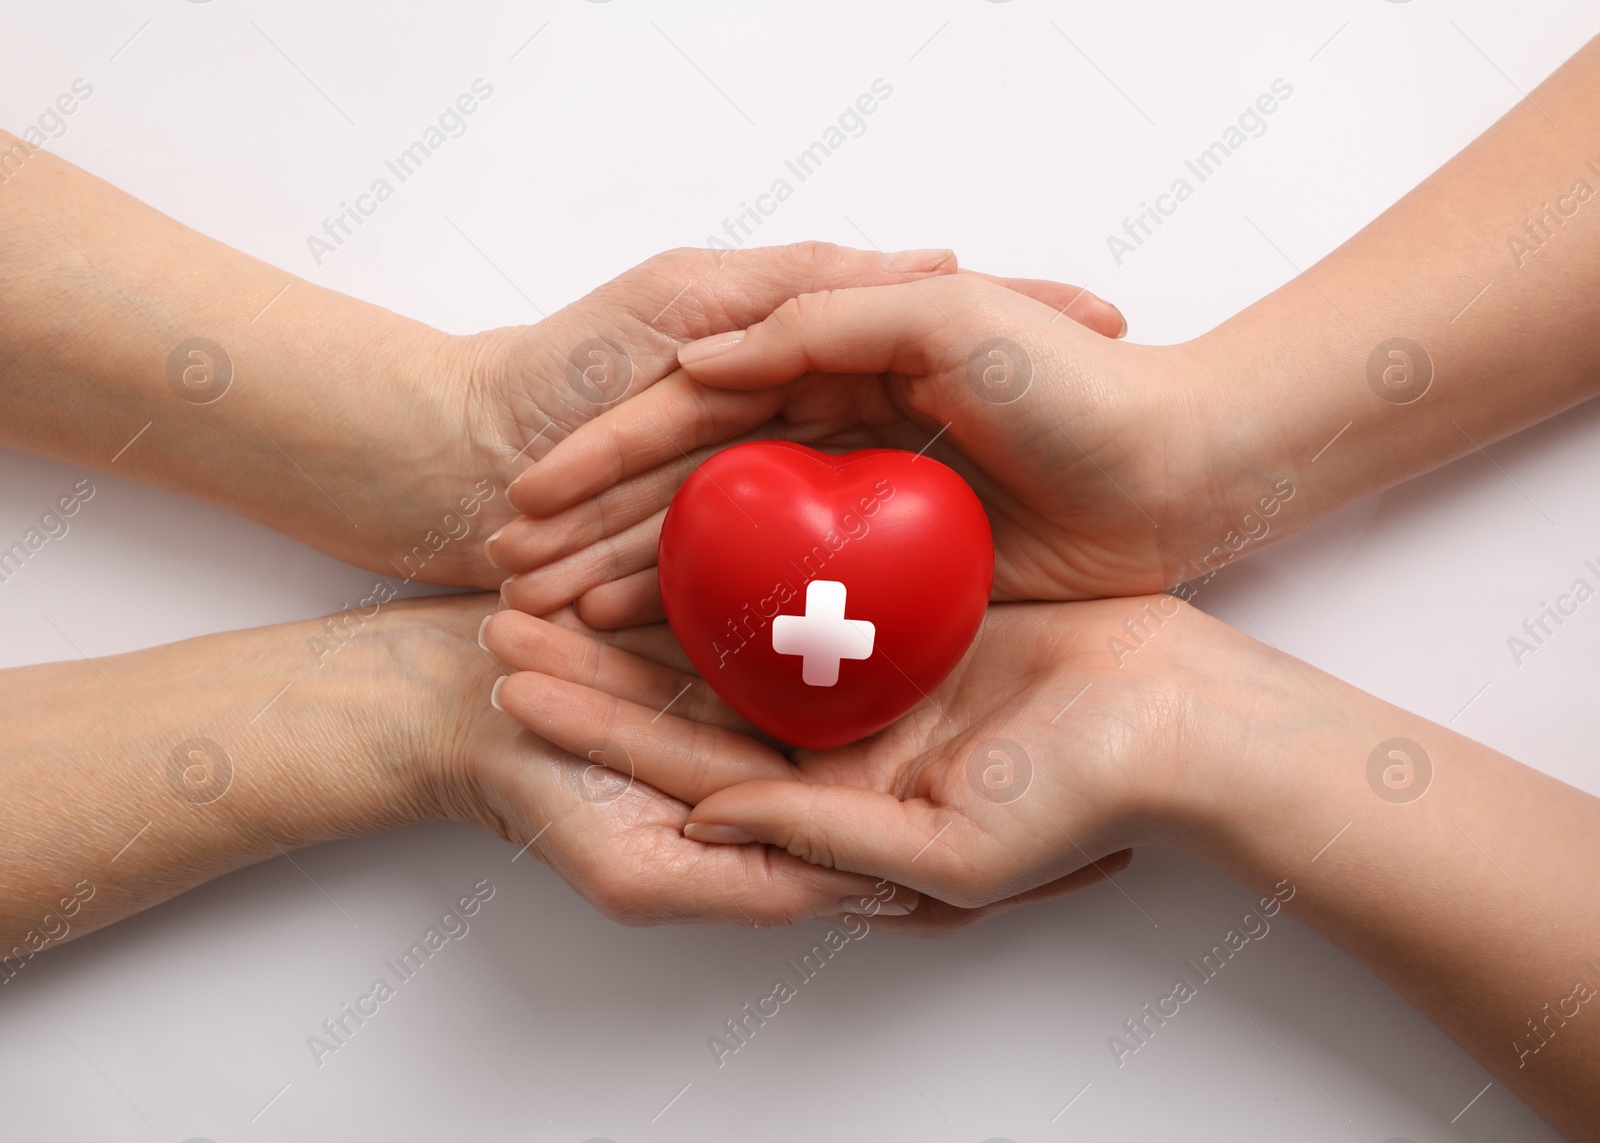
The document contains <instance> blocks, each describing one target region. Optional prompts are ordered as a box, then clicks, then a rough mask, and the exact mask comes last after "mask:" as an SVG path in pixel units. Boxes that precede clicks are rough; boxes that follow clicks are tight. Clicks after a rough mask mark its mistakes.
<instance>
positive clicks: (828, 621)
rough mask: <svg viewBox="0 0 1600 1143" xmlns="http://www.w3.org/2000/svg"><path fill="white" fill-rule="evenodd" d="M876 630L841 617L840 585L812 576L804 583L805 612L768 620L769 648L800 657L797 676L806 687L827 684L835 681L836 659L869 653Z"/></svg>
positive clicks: (837, 664) (830, 684) (867, 655)
mask: <svg viewBox="0 0 1600 1143" xmlns="http://www.w3.org/2000/svg"><path fill="white" fill-rule="evenodd" d="M877 630H878V629H877V628H876V627H875V626H873V625H872V624H871V623H868V622H867V621H866V620H864V619H846V618H845V617H844V584H842V583H840V582H839V581H838V580H832V579H814V580H812V581H811V582H810V583H809V584H807V585H806V613H805V614H804V615H780V616H778V617H777V618H775V619H774V620H773V621H772V649H773V650H774V651H776V652H777V653H778V654H780V655H803V656H804V659H803V660H802V662H801V669H800V677H801V678H802V679H804V680H805V682H806V685H807V686H812V687H831V686H833V685H834V684H835V683H837V682H838V681H839V660H840V659H866V658H869V657H870V656H871V655H872V643H873V640H874V639H875V638H876V637H877Z"/></svg>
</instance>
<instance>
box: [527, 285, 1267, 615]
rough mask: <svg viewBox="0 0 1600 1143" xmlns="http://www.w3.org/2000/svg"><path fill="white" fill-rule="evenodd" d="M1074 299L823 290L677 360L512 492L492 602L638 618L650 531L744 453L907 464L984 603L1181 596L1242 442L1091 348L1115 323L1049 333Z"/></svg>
mask: <svg viewBox="0 0 1600 1143" xmlns="http://www.w3.org/2000/svg"><path fill="white" fill-rule="evenodd" d="M1080 295H1081V291H1078V290H1075V289H1072V288H1069V287H1062V286H1055V285H1051V284H1048V283H1018V282H1010V283H1001V282H997V281H992V280H988V279H986V278H984V277H982V276H980V275H973V274H965V273H961V274H955V275H947V276H943V277H940V278H938V279H932V280H925V281H921V282H916V283H903V284H898V285H889V286H882V287H876V288H863V289H837V290H831V291H822V292H818V293H816V294H810V295H806V296H803V297H800V298H796V299H794V300H792V301H790V302H787V303H785V304H784V305H783V306H781V307H779V308H778V309H777V311H776V312H775V313H773V314H772V315H771V316H770V317H768V318H766V319H765V320H764V321H761V322H759V323H757V324H755V325H754V326H752V327H751V328H750V329H749V330H748V331H743V332H739V331H736V332H733V333H730V334H726V335H720V336H717V337H712V338H708V339H706V340H704V341H702V342H698V343H696V344H693V345H689V346H686V347H684V349H683V350H682V352H681V354H680V360H681V361H682V363H683V366H684V370H683V372H682V373H680V374H678V375H676V376H674V377H672V378H669V379H668V380H667V381H666V382H665V383H663V384H661V385H657V386H656V387H654V388H653V389H651V390H650V391H649V392H647V393H644V394H642V395H640V396H639V397H637V398H635V399H633V400H630V401H626V402H624V403H622V404H620V405H618V406H617V407H616V408H615V409H612V410H609V411H608V412H607V413H605V414H604V415H603V416H601V417H598V418H596V419H595V420H594V421H593V422H591V423H590V424H589V425H587V426H585V427H584V428H582V429H580V430H579V431H577V432H575V433H574V434H573V435H572V437H571V438H569V439H568V440H567V441H566V442H564V443H563V444H562V445H561V446H559V447H558V448H556V449H555V450H553V451H552V452H551V454H550V455H549V456H548V457H546V458H545V459H544V460H542V461H540V462H539V463H538V464H537V465H535V466H533V468H531V469H530V470H529V471H527V472H526V473H524V474H523V476H522V477H520V478H519V480H518V481H517V483H516V484H515V485H513V487H512V489H511V491H510V493H509V496H510V499H511V500H512V503H513V504H515V505H516V506H517V507H518V508H520V509H521V510H522V511H523V512H525V513H527V514H528V515H529V516H533V517H540V518H541V519H537V520H532V519H530V520H521V521H518V522H516V523H514V524H513V525H511V526H510V527H508V528H507V529H506V530H505V531H504V532H503V533H502V535H501V537H500V539H499V540H498V541H496V544H495V560H496V562H497V563H498V564H500V565H502V566H504V567H506V568H507V569H508V570H514V571H517V572H519V573H521V574H519V575H517V576H516V577H515V578H513V579H512V580H511V581H510V582H509V583H508V584H507V588H506V598H507V600H508V602H510V603H512V604H514V605H515V606H518V607H521V608H524V609H525V610H529V611H534V612H538V611H540V610H541V609H547V608H549V607H554V606H559V605H560V604H563V603H565V602H567V601H568V600H572V599H578V600H579V604H578V607H579V613H580V614H581V615H583V616H584V617H585V619H586V620H588V621H589V622H591V623H593V624H596V625H598V626H615V625H619V624H622V623H630V622H633V623H637V622H642V621H645V620H648V619H650V618H653V617H658V616H659V614H660V611H659V608H660V603H659V595H658V594H657V592H656V589H655V586H654V576H653V571H652V570H651V567H652V565H653V563H654V559H655V543H656V538H657V535H658V533H659V518H658V517H656V516H652V515H650V512H651V511H652V510H654V509H657V508H658V507H659V506H661V505H664V504H665V503H666V501H667V500H668V499H670V495H671V492H672V491H673V490H674V489H675V488H676V487H677V485H678V484H679V483H681V481H682V480H683V479H684V478H685V477H686V476H687V474H688V472H689V471H691V470H692V468H693V465H694V464H695V462H696V458H697V457H698V456H700V455H702V452H701V450H704V449H707V448H714V447H718V446H726V445H727V444H730V443H733V442H735V441H739V440H744V439H750V438H752V437H760V436H769V437H770V436H776V437H783V438H786V439H790V440H797V441H801V442H802V443H806V444H809V445H812V446H814V447H818V448H822V449H828V450H843V449H852V448H862V447H874V446H876V447H892V448H903V449H908V450H911V451H922V450H926V455H929V456H932V457H935V458H937V459H939V460H941V461H943V462H944V463H946V464H949V465H951V466H952V467H953V468H955V469H956V470H957V471H958V472H960V473H961V474H962V476H963V477H965V478H966V479H967V481H968V482H969V483H970V484H971V485H972V486H973V488H974V489H976V490H977V492H978V494H979V496H980V497H981V499H982V500H983V502H984V505H985V507H986V509H987V511H988V513H989V517H990V522H991V524H992V526H993V530H994V537H995V546H996V565H995V597H996V598H997V599H1050V600H1054V599H1082V598H1096V597H1102V596H1108V595H1128V594H1135V593H1142V592H1148V591H1154V590H1158V589H1162V588H1165V587H1168V586H1170V585H1171V584H1173V583H1174V582H1177V581H1178V580H1180V579H1183V578H1187V577H1188V576H1190V575H1192V574H1193V573H1194V572H1195V571H1196V570H1199V569H1198V567H1197V565H1196V563H1195V562H1194V561H1195V560H1197V559H1198V558H1199V556H1198V553H1201V552H1210V551H1211V550H1213V547H1214V546H1215V545H1216V544H1219V543H1221V542H1222V540H1223V538H1224V536H1225V535H1226V534H1227V532H1228V531H1229V526H1228V525H1227V524H1225V523H1223V522H1222V521H1225V520H1226V518H1227V512H1228V511H1229V509H1228V505H1229V504H1230V503H1231V502H1233V501H1235V500H1237V499H1238V496H1237V494H1236V492H1235V488H1236V486H1239V487H1244V488H1253V487H1254V485H1255V484H1256V483H1259V482H1260V481H1259V480H1251V479H1248V478H1247V477H1245V476H1242V475H1241V474H1239V473H1236V472H1234V471H1232V470H1231V469H1230V468H1229V467H1228V466H1227V465H1226V464H1225V463H1223V462H1221V461H1220V459H1219V458H1220V457H1221V456H1222V455H1225V453H1226V451H1227V450H1226V449H1225V447H1224V446H1225V443H1226V442H1228V441H1231V440H1232V439H1233V436H1234V435H1235V434H1236V433H1237V432H1240V431H1247V430H1245V429H1241V428H1240V427H1239V426H1238V425H1236V424H1235V423H1234V422H1235V421H1236V420H1237V418H1233V417H1231V415H1229V414H1227V412H1226V409H1225V408H1223V407H1222V404H1221V402H1222V399H1223V396H1224V395H1223V394H1222V393H1221V392H1220V390H1217V389H1214V388H1212V387H1211V386H1210V383H1209V381H1208V380H1207V379H1206V377H1205V376H1204V371H1203V370H1202V367H1201V364H1200V362H1199V358H1198V355H1197V354H1195V353H1194V352H1193V351H1191V350H1190V349H1188V348H1187V347H1183V346H1177V347H1161V348H1158V347H1150V346H1139V345H1130V344H1127V343H1124V342H1120V341H1117V340H1114V339H1113V338H1112V337H1111V336H1108V333H1110V334H1115V333H1117V332H1119V331H1120V327H1121V319H1120V315H1117V316H1116V317H1114V318H1113V319H1112V320H1114V321H1115V322H1116V324H1115V325H1113V326H1111V327H1110V328H1109V329H1107V328H1106V326H1107V324H1108V323H1107V322H1106V320H1105V319H1106V318H1107V317H1108V316H1109V315H1115V311H1114V310H1111V309H1110V308H1109V307H1107V306H1105V305H1104V303H1100V302H1098V300H1095V301H1094V302H1093V303H1092V305H1090V306H1089V309H1088V311H1087V312H1085V313H1084V314H1083V317H1084V322H1083V323H1080V322H1078V321H1073V320H1069V319H1065V318H1063V317H1062V312H1063V309H1066V312H1067V313H1068V314H1069V315H1071V314H1072V312H1073V311H1072V310H1071V308H1070V306H1071V305H1077V306H1080V307H1082V306H1085V305H1088V303H1085V302H1084V301H1083V299H1082V297H1081V296H1080ZM1096 325H1098V326H1099V327H1100V328H1099V329H1096V328H1095V326H1096ZM1266 490H1267V491H1270V490H1271V481H1270V480H1267V481H1266ZM1247 507H1249V506H1247ZM573 519H583V520H584V521H585V527H584V528H583V529H574V530H570V531H568V532H567V533H566V535H567V537H568V540H567V542H566V543H565V544H564V545H559V546H553V544H552V537H554V536H555V535H557V534H558V532H559V531H560V530H559V529H554V528H551V527H550V524H551V521H552V520H573ZM1233 527H1234V528H1237V527H1238V525H1237V523H1235V524H1234V525H1233ZM541 529H543V531H542V532H541ZM1224 552H1225V554H1228V553H1227V551H1226V549H1224Z"/></svg>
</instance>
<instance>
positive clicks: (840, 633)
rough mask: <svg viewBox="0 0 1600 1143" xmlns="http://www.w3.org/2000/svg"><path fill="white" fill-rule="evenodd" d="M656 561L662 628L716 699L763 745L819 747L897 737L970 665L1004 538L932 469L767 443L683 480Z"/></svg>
mask: <svg viewBox="0 0 1600 1143" xmlns="http://www.w3.org/2000/svg"><path fill="white" fill-rule="evenodd" d="M658 562H659V564H660V572H659V574H660V579H661V599H662V603H663V604H664V605H665V607H666V613H667V622H668V623H670V624H671V625H672V630H673V632H674V633H675V634H676V635H677V636H678V641H679V642H680V643H682V644H683V649H684V650H685V651H686V652H687V653H688V655H689V660H690V662H692V663H693V664H694V666H695V669H696V670H698V671H699V672H700V674H701V676H702V677H703V678H704V679H705V680H706V682H707V683H709V684H710V685H711V688H712V690H714V691H716V692H717V693H718V694H719V695H721V696H722V697H723V698H724V699H726V700H727V702H728V705H730V706H731V707H733V709H734V710H736V711H738V712H739V713H740V714H742V715H743V716H744V717H745V718H747V719H749V720H750V721H751V722H752V723H754V724H755V725H756V726H758V727H760V728H761V729H762V730H764V731H766V732H767V733H768V734H771V735H773V736H774V737H776V738H778V739H781V740H782V741H784V742H788V743H791V744H793V745H795V746H801V747H806V748H808V749H822V748H824V747H829V746H840V745H843V744H844V743H846V742H854V741H855V740H856V739H858V738H863V737H865V736H866V735H868V734H871V733H873V732H874V731H876V730H881V729H882V728H883V727H885V726H887V725H889V723H891V722H893V721H894V720H895V719H897V718H899V717H900V716H901V715H903V714H905V713H906V711H908V710H910V709H911V708H912V707H914V706H916V705H917V704H918V703H920V702H922V701H923V699H925V698H926V697H927V696H928V695H929V694H930V693H932V691H933V689H934V687H936V686H938V685H939V683H940V682H941V681H942V680H943V679H944V677H945V676H946V675H947V674H949V673H950V671H951V669H952V668H954V667H955V665H956V664H957V663H958V662H960V661H961V656H962V655H963V654H965V653H966V650H967V647H968V646H969V645H970V644H971V643H972V639H973V637H974V636H975V635H976V634H977V633H978V626H979V624H981V623H982V622H983V612H984V608H985V607H986V606H987V605H988V602H989V588H990V586H991V584H992V583H993V580H994V540H993V538H992V536H991V535H990V532H989V520H988V517H986V516H985V515H984V511H983V505H981V504H980V503H979V502H978V498H977V496H975V495H974V494H973V492H972V489H970V488H968V487H967V484H966V482H965V481H964V480H962V479H961V477H959V476H957V475H956V474H955V473H954V472H953V471H951V470H950V469H948V468H946V467H945V466H944V465H942V464H940V463H939V462H938V461H936V460H929V459H928V458H927V457H925V456H914V455H912V454H911V453H909V452H900V451H898V450H896V449H867V450H865V451H862V452H852V453H846V454H845V455H843V456H829V455H827V454H825V453H820V452H817V451H816V450H814V449H809V448H805V447H803V446H801V445H796V444H789V443H787V442H782V441H757V442H754V443H751V444H742V445H736V446H735V447H733V448H730V449H727V450H725V451H723V452H720V453H717V454H716V455H715V456H713V457H712V458H711V459H710V460H708V461H706V462H705V463H704V464H702V465H701V466H700V467H699V468H698V469H696V470H695V472H694V474H693V475H692V476H690V477H689V479H688V480H687V481H685V482H684V485H683V487H682V488H680V489H679V490H678V494H677V495H676V496H674V497H673V499H672V505H671V507H669V508H668V509H667V518H666V521H665V522H664V523H663V524H662V527H661V547H660V552H659V560H658ZM839 585H842V586H839ZM841 596H842V597H843V606H844V611H843V618H842V619H841V618H840V617H839V614H838V611H839V606H838V605H839V601H840V597H841ZM808 612H809V613H810V615H809V616H808V615H807V613H808ZM780 649H781V650H780ZM784 652H787V653H784ZM835 670H836V671H837V679H836V681H834V682H832V684H831V685H829V678H830V676H831V675H832V672H834V671H835ZM808 679H809V680H810V681H809V682H808V681H807V680H808Z"/></svg>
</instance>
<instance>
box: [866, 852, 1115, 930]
mask: <svg viewBox="0 0 1600 1143" xmlns="http://www.w3.org/2000/svg"><path fill="white" fill-rule="evenodd" d="M1132 858H1133V851H1132V850H1129V849H1124V850H1121V851H1120V852H1117V853H1113V854H1110V855H1108V856H1106V857H1103V858H1101V859H1100V860H1099V861H1097V862H1095V863H1094V864H1093V865H1085V866H1084V867H1083V868H1082V869H1078V870H1074V871H1073V872H1071V873H1069V874H1067V875H1066V876H1065V877H1058V878H1056V879H1055V880H1054V881H1051V882H1048V883H1046V884H1044V885H1040V886H1038V887H1036V888H1033V889H1029V890H1028V891H1027V892H1025V893H1018V894H1017V895H1015V896H1013V897H1007V898H1005V899H1004V900H1001V901H996V902H994V903H993V904H990V905H982V906H979V907H978V908H976V909H963V908H960V907H959V906H956V905H952V904H950V903H949V902H948V901H941V900H939V899H938V898H937V897H923V898H922V902H921V904H920V905H919V906H918V907H917V909H916V911H915V912H914V913H911V914H908V915H903V916H902V915H889V916H883V915H880V916H869V918H868V920H869V922H870V923H871V925H872V927H873V928H874V929H878V930H880V931H882V932H888V933H899V934H901V935H903V936H916V937H947V936H949V935H950V934H952V933H957V932H960V931H961V930H962V929H965V928H968V927H970V926H972V925H975V924H977V923H978V922H980V921H988V920H992V919H993V918H995V917H998V916H1000V915H1001V914H1003V913H1009V912H1012V911H1013V910H1015V909H1020V908H1021V907H1023V906H1024V905H1034V904H1038V903H1039V902H1041V901H1048V900H1051V899H1053V898H1056V897H1065V896H1067V895H1068V894H1070V893H1078V892H1081V891H1082V890H1084V889H1087V888H1089V887H1090V886H1092V885H1098V884H1099V883H1100V882H1101V881H1104V880H1105V879H1106V878H1107V877H1109V876H1110V875H1111V874H1113V873H1119V872H1121V871H1122V870H1124V869H1126V868H1127V867H1128V862H1129V861H1131V860H1132Z"/></svg>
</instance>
